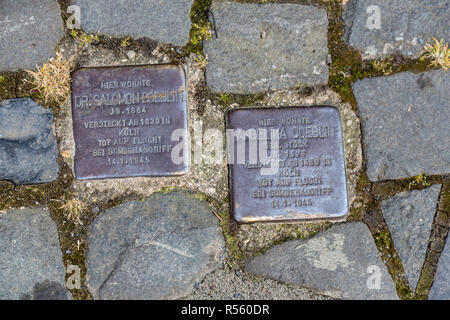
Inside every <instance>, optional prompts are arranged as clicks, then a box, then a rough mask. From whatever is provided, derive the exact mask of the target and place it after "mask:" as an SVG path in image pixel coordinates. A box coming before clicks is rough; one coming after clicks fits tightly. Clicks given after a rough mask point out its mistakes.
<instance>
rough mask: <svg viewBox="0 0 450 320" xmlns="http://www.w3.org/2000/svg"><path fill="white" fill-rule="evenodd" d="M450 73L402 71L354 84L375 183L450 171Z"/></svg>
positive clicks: (365, 145)
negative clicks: (449, 104) (449, 108)
mask: <svg viewBox="0 0 450 320" xmlns="http://www.w3.org/2000/svg"><path fill="white" fill-rule="evenodd" d="M449 78H450V73H446V72H444V71H443V70H435V71H430V72H425V73H421V74H413V73H411V72H405V73H399V74H396V75H393V76H389V77H376V78H371V79H364V80H361V81H357V82H356V83H354V84H353V85H352V87H353V92H354V94H355V98H356V102H357V104H358V110H359V114H360V118H361V124H362V133H363V143H364V151H365V158H366V162H367V175H368V176H369V178H370V180H372V181H380V180H386V179H401V178H407V177H412V176H416V175H419V174H421V173H423V174H428V175H432V174H447V173H449V172H450V140H449V139H448V137H449V135H450V131H449V126H448V124H449V123H450V112H448V101H449V100H450V91H449V90H448V88H449Z"/></svg>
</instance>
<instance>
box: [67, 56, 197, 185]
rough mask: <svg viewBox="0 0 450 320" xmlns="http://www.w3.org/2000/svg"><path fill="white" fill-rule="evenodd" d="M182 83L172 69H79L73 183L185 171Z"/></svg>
mask: <svg viewBox="0 0 450 320" xmlns="http://www.w3.org/2000/svg"><path fill="white" fill-rule="evenodd" d="M186 97H187V94H186V81H185V75H184V71H183V69H182V68H180V67H177V66H173V65H150V66H131V67H106V68H82V69H79V70H77V71H75V72H74V73H73V74H72V117H73V129H74V138H75V176H76V178H77V179H82V180H87V179H104V178H121V177H137V176H173V175H182V174H184V173H186V172H187V171H188V170H189V158H190V153H189V142H188V140H189V138H188V137H189V134H188V125H187V119H188V117H187V102H186Z"/></svg>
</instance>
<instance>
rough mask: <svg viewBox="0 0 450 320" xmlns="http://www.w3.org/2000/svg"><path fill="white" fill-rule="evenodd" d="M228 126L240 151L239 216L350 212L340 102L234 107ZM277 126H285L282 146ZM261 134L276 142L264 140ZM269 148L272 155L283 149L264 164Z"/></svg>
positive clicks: (235, 186) (236, 165)
mask: <svg viewBox="0 0 450 320" xmlns="http://www.w3.org/2000/svg"><path fill="white" fill-rule="evenodd" d="M227 128H228V130H227V133H228V136H227V141H228V143H229V145H228V150H229V151H230V150H234V152H233V157H234V158H229V161H230V182H231V206H232V211H233V215H234V218H235V219H236V220H237V221H240V222H256V221H288V220H313V219H337V218H343V217H344V216H345V215H347V213H348V203H347V186H346V178H345V164H344V147H343V143H342V127H341V118H340V115H339V111H338V110H337V109H336V108H335V107H332V106H317V107H288V108H260V109H239V110H233V111H231V112H230V113H229V114H228V124H227ZM274 129H275V130H279V134H278V135H279V140H278V146H277V145H274V144H273V143H274V139H273V138H274V136H273V134H272V132H271V130H274ZM230 132H233V136H231V135H230V134H229V133H230ZM252 133H253V136H254V137H253V138H252ZM259 137H265V138H266V139H268V140H271V141H270V142H267V143H266V144H263V143H262V142H263V141H262V139H259ZM250 140H251V141H250ZM252 146H253V147H252ZM256 146H257V148H258V149H259V154H256V153H257V152H256V150H257V148H256ZM269 147H270V148H269ZM244 148H245V149H244ZM252 148H253V149H252ZM277 148H278V149H277ZM264 149H265V150H266V151H265V152H264V153H266V154H268V155H269V154H270V156H271V157H272V156H274V154H275V152H278V157H275V158H274V160H275V161H273V160H272V161H270V162H269V163H267V164H266V163H264V162H266V161H264V159H263V157H261V153H262V152H261V150H264ZM269 149H270V151H269ZM251 150H255V151H254V152H252V153H251V152H250V151H251ZM252 154H253V157H252ZM244 155H245V158H244ZM252 158H253V161H252Z"/></svg>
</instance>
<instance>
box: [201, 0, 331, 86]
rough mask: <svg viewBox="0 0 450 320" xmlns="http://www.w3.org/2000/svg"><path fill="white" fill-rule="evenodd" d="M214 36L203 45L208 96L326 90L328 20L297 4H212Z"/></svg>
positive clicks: (323, 14) (314, 9) (316, 10)
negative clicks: (321, 86)
mask: <svg viewBox="0 0 450 320" xmlns="http://www.w3.org/2000/svg"><path fill="white" fill-rule="evenodd" d="M211 10H212V12H213V15H214V20H215V23H216V32H217V38H216V37H215V34H214V35H213V38H212V39H211V40H208V41H206V42H205V44H204V52H205V54H206V55H207V57H208V64H207V67H206V81H207V84H208V87H209V88H210V89H211V90H212V91H213V92H233V93H252V92H260V91H266V90H277V89H282V88H291V87H295V86H296V85H300V84H304V85H318V84H326V83H327V81H328V66H327V64H326V58H327V55H328V47H327V32H328V31H327V28H328V19H327V13H326V11H325V10H324V9H319V8H317V7H314V6H304V5H298V4H286V3H285V4H280V3H268V4H255V3H237V2H219V1H214V2H213V5H212V9H211Z"/></svg>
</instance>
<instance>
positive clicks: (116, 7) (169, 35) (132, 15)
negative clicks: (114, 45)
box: [74, 0, 193, 46]
mask: <svg viewBox="0 0 450 320" xmlns="http://www.w3.org/2000/svg"><path fill="white" fill-rule="evenodd" d="M192 2H193V1H192V0H178V1H160V0H96V1H91V0H75V1H74V4H76V5H78V6H80V8H81V16H82V17H81V28H82V29H83V30H84V31H86V32H90V33H102V34H109V35H112V36H119V37H121V36H128V35H129V36H131V37H133V38H142V37H147V38H151V39H154V40H158V41H161V42H167V43H171V44H174V45H177V46H183V45H185V44H186V43H187V42H188V41H189V31H190V28H191V20H190V18H189V14H190V11H191V5H192Z"/></svg>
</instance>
